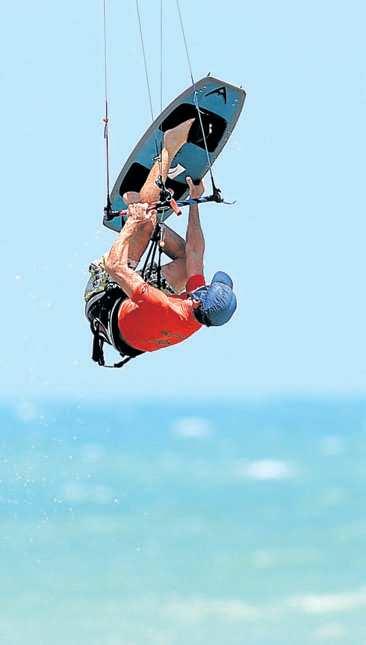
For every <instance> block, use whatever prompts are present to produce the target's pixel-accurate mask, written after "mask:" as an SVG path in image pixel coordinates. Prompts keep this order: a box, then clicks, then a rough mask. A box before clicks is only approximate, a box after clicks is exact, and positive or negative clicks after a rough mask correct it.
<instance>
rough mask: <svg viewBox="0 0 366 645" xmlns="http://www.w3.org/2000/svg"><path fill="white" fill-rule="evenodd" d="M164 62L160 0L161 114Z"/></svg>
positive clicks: (161, 4)
mask: <svg viewBox="0 0 366 645" xmlns="http://www.w3.org/2000/svg"><path fill="white" fill-rule="evenodd" d="M163 62H164V32H163V0H160V112H162V111H163Z"/></svg>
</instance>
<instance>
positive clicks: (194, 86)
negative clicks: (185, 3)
mask: <svg viewBox="0 0 366 645" xmlns="http://www.w3.org/2000/svg"><path fill="white" fill-rule="evenodd" d="M175 2H176V5H177V11H178V16H179V22H180V27H181V31H182V36H183V42H184V47H185V50H186V56H187V62H188V67H189V72H190V75H191V81H192V85H193V90H194V103H195V106H196V109H197V114H198V120H199V124H200V128H201V132H202V138H203V143H204V146H205V152H206V157H207V163H208V169H209V173H210V178H211V182H212V186H213V187H214V185H215V182H214V178H213V174H212V164H211V158H210V153H209V151H208V146H207V139H206V134H205V129H204V127H203V121H202V115H201V110H200V107H199V103H198V94H197V90H196V81H195V80H194V76H193V70H192V63H191V57H190V55H189V49H188V43H187V38H186V32H185V29H184V23H183V17H182V12H181V10H180V4H179V0H175Z"/></svg>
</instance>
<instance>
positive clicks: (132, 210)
mask: <svg viewBox="0 0 366 645" xmlns="http://www.w3.org/2000/svg"><path fill="white" fill-rule="evenodd" d="M192 122H193V119H190V120H189V121H186V122H184V123H182V124H180V125H179V126H177V127H176V128H173V129H172V130H169V131H167V132H166V133H165V136H164V147H163V150H162V154H161V158H160V159H159V162H156V163H155V164H154V166H153V168H152V169H151V171H150V174H149V177H148V179H147V181H146V183H145V185H144V186H143V188H142V189H141V191H140V193H132V192H131V193H127V194H126V195H125V196H124V199H125V201H126V202H127V203H128V204H129V206H128V218H127V221H126V222H125V225H124V227H123V228H122V230H121V232H120V234H119V236H118V238H117V240H116V241H115V242H114V244H113V245H112V248H111V249H110V251H109V252H108V253H107V254H106V255H105V256H104V258H103V260H102V262H99V263H98V264H94V273H93V270H92V274H91V278H90V280H89V283H88V286H87V290H86V293H85V299H86V301H87V304H86V315H87V317H88V319H89V321H90V323H91V329H92V331H93V334H94V346H93V358H94V360H96V361H98V362H99V364H101V365H104V357H103V352H102V347H103V342H104V341H107V342H108V343H110V344H111V345H113V346H114V347H115V348H116V349H117V350H118V351H119V352H120V353H121V354H122V356H127V357H134V356H137V355H138V354H140V353H143V352H153V351H156V350H158V349H161V348H164V347H168V346H170V345H175V344H177V343H180V342H182V341H183V340H185V339H187V338H189V337H190V336H191V335H192V334H194V333H195V332H197V331H198V330H199V329H201V327H202V326H207V327H209V326H212V325H215V326H218V325H223V324H225V323H226V322H228V320H230V318H231V317H232V315H233V313H234V311H235V309H236V297H235V294H234V293H233V282H232V280H231V278H230V276H229V275H228V274H227V273H224V272H222V271H218V272H216V273H215V275H214V277H213V279H212V281H211V283H210V284H206V281H205V278H204V275H203V258H204V251H205V241H204V235H203V231H202V227H201V223H200V217H199V210H198V205H197V204H193V205H191V206H190V209H189V216H188V225H187V232H186V240H185V241H184V240H183V239H182V238H181V237H180V236H179V235H177V234H176V233H175V232H174V231H172V230H171V229H170V228H168V227H166V226H164V239H163V242H164V252H165V253H166V254H167V255H168V256H170V257H171V258H172V261H171V262H170V263H168V264H166V265H165V266H163V267H162V277H163V285H162V286H163V289H158V288H156V286H154V281H153V280H149V282H150V283H148V282H147V281H145V280H144V278H143V277H142V275H140V274H139V272H138V271H136V267H137V263H138V261H139V259H140V257H141V255H142V254H143V252H144V250H145V248H146V246H147V244H148V242H149V240H150V238H151V234H152V232H153V230H154V228H155V223H156V216H157V213H156V211H155V210H151V206H150V205H151V204H152V203H154V202H156V201H158V199H159V189H158V187H157V186H156V179H157V178H158V177H162V180H163V182H164V181H165V180H166V177H167V174H168V171H169V168H170V164H171V162H172V160H173V159H174V156H175V155H176V154H177V152H178V151H179V150H180V148H181V147H182V146H183V144H184V143H186V141H187V137H188V133H189V129H190V127H191V125H192ZM187 184H188V186H189V189H190V194H191V197H192V198H193V199H196V198H199V197H200V196H201V195H202V193H203V190H204V188H203V184H202V182H200V183H199V185H198V186H196V185H195V184H194V183H193V181H192V179H191V178H189V177H187ZM140 200H141V201H140ZM92 267H93V265H92ZM151 282H152V284H151Z"/></svg>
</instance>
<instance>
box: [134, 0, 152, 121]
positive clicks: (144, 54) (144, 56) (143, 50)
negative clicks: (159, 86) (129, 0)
mask: <svg viewBox="0 0 366 645" xmlns="http://www.w3.org/2000/svg"><path fill="white" fill-rule="evenodd" d="M136 12H137V17H138V21H139V29H140V41H141V49H142V57H143V59H144V68H145V78H146V87H147V93H148V96H149V103H150V114H151V120H152V121H154V110H153V104H152V97H151V87H150V80H149V72H148V69H147V59H146V51H145V43H144V35H143V33H142V22H141V14H140V5H139V0H136Z"/></svg>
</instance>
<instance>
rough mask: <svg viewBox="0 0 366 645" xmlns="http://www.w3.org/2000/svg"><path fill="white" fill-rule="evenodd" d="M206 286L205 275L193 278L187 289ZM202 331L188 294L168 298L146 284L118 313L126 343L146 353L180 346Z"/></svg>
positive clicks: (189, 281) (191, 289)
mask: <svg viewBox="0 0 366 645" xmlns="http://www.w3.org/2000/svg"><path fill="white" fill-rule="evenodd" d="M204 284H205V279H204V277H203V275H195V276H192V277H191V278H190V279H189V280H188V282H187V285H186V289H187V292H191V291H194V289H198V287H202V286H203V285H204ZM201 327H202V325H201V324H200V323H199V322H198V320H197V319H196V317H195V315H194V313H193V303H192V300H191V299H190V298H188V295H187V293H183V294H181V295H179V296H167V295H166V294H165V293H163V292H162V291H159V289H155V287H152V286H151V285H149V284H147V283H146V282H144V284H142V285H141V286H139V287H137V289H135V291H134V292H133V294H132V295H131V297H130V298H128V299H127V300H124V302H123V303H122V305H121V307H120V310H119V312H118V328H119V331H120V334H121V336H122V338H123V340H124V341H125V342H126V343H128V345H131V347H134V348H135V349H141V350H142V351H144V352H154V351H156V350H157V349H162V348H163V347H169V345H175V344H176V343H181V342H182V341H183V340H185V339H186V338H189V336H191V335H192V334H194V333H195V332H196V331H198V330H199V329H201Z"/></svg>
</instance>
